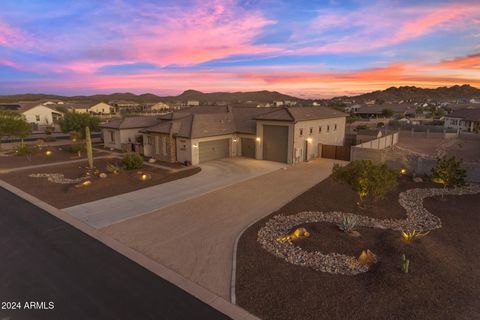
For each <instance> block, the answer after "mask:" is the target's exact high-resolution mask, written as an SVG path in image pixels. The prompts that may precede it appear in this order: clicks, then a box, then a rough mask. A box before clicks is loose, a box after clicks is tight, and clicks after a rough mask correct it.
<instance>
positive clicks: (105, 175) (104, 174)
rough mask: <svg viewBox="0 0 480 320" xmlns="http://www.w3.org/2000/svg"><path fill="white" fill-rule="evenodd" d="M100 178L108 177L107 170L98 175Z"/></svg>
mask: <svg viewBox="0 0 480 320" xmlns="http://www.w3.org/2000/svg"><path fill="white" fill-rule="evenodd" d="M98 176H99V177H100V178H102V179H104V178H106V177H107V174H106V173H105V172H100V174H99V175H98Z"/></svg>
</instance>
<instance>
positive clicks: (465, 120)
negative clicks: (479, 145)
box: [444, 108, 480, 132]
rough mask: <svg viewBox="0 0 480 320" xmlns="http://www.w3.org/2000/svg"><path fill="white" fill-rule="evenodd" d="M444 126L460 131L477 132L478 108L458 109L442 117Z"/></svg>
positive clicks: (479, 112) (478, 128)
mask: <svg viewBox="0 0 480 320" xmlns="http://www.w3.org/2000/svg"><path fill="white" fill-rule="evenodd" d="M444 119H445V122H444V127H445V128H447V129H455V130H460V131H468V132H478V131H479V130H480V108H479V109H459V110H455V111H453V112H452V113H451V114H449V115H446V116H445V117H444Z"/></svg>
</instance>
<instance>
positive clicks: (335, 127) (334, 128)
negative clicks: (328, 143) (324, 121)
mask: <svg viewBox="0 0 480 320" xmlns="http://www.w3.org/2000/svg"><path fill="white" fill-rule="evenodd" d="M335 130H337V124H336V123H335V126H334V127H333V131H335Z"/></svg>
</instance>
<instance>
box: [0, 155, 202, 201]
mask: <svg viewBox="0 0 480 320" xmlns="http://www.w3.org/2000/svg"><path fill="white" fill-rule="evenodd" d="M119 162H120V159H118V158H116V157H111V158H102V159H96V160H95V161H94V166H95V168H97V169H98V170H99V172H102V173H104V174H106V177H104V178H101V177H99V176H98V175H95V176H92V177H90V178H85V167H86V166H87V161H85V162H71V163H68V164H61V165H55V164H52V165H51V166H46V167H39V168H33V169H26V170H20V171H16V172H11V173H6V174H2V175H0V179H2V180H5V181H6V182H8V183H10V184H12V185H14V186H15V187H17V188H19V189H22V190H23V191H25V192H27V193H30V194H31V195H33V196H35V197H37V198H39V199H41V200H43V201H45V202H47V203H49V204H51V205H53V206H54V207H57V208H66V207H70V206H74V205H78V204H82V203H86V202H91V201H95V200H99V199H103V198H107V197H111V196H115V195H119V194H122V193H127V192H130V191H134V190H138V189H142V188H146V187H150V186H154V185H158V184H162V183H165V182H169V181H173V180H176V179H180V178H184V177H188V176H191V175H193V174H195V173H198V172H199V171H200V168H198V167H192V168H191V169H187V170H182V171H172V170H165V169H161V168H157V167H154V166H149V165H144V166H143V168H141V169H138V170H129V171H127V170H122V171H120V172H119V173H118V174H113V173H110V172H108V170H107V165H108V164H112V165H119ZM142 176H144V179H143V180H142ZM85 181H90V182H91V183H90V184H88V183H86V182H85ZM84 183H85V184H88V185H85V184H84Z"/></svg>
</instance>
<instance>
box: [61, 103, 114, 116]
mask: <svg viewBox="0 0 480 320" xmlns="http://www.w3.org/2000/svg"><path fill="white" fill-rule="evenodd" d="M65 107H66V108H67V109H70V110H71V111H74V112H78V113H91V114H111V113H114V110H113V107H112V106H111V105H109V104H108V103H105V102H73V103H69V104H67V105H65Z"/></svg>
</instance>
